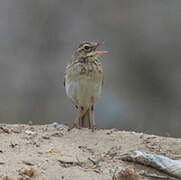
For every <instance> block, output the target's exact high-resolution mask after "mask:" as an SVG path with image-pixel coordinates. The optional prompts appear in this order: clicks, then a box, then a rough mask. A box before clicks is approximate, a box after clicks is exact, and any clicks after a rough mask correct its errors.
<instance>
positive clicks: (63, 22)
mask: <svg viewBox="0 0 181 180" xmlns="http://www.w3.org/2000/svg"><path fill="white" fill-rule="evenodd" d="M180 33H181V1H180V0H173V1H170V0H137V1H135V0H113V1H105V0H99V1H97V0H91V1H89V0H76V1H74V0H68V1H63V0H51V1H50V0H31V1H30V0H1V1H0V122H1V123H28V122H31V121H32V122H33V124H46V123H51V122H55V121H56V122H60V123H68V124H70V123H72V122H73V120H74V118H75V115H76V110H75V108H74V106H73V105H72V104H71V102H70V101H69V99H68V98H67V97H66V95H65V91H64V86H63V77H64V70H65V66H66V64H67V63H68V62H69V60H70V59H71V56H72V54H73V52H74V50H75V49H76V47H77V46H78V45H79V44H80V43H81V42H82V41H85V40H89V41H102V40H104V41H105V43H104V45H103V46H102V47H101V49H102V50H108V51H109V54H108V55H104V56H102V57H101V60H102V62H103V65H104V70H105V81H104V88H103V95H102V98H100V99H99V100H98V101H97V104H96V106H95V107H96V109H95V111H96V112H95V113H96V121H97V126H98V127H101V128H119V129H121V130H129V131H137V132H145V133H150V134H151V133H154V134H159V135H164V136H167V135H170V136H174V137H180V136H181V130H180V129H181V34H180Z"/></svg>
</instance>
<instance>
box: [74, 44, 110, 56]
mask: <svg viewBox="0 0 181 180" xmlns="http://www.w3.org/2000/svg"><path fill="white" fill-rule="evenodd" d="M99 46H100V43H96V42H84V43H82V44H80V45H79V47H78V48H77V50H76V52H75V56H76V58H80V59H81V58H83V59H84V58H88V59H95V58H96V57H97V56H98V55H101V54H106V53H108V51H97V48H98V47H99Z"/></svg>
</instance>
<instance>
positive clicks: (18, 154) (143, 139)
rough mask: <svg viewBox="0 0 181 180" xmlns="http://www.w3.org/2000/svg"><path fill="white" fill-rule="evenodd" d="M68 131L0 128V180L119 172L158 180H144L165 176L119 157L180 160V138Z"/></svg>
mask: <svg viewBox="0 0 181 180" xmlns="http://www.w3.org/2000/svg"><path fill="white" fill-rule="evenodd" d="M67 129H68V127H67V126H62V125H60V126H59V127H58V126H57V127H55V126H53V125H40V126H38V125H37V126H29V125H19V124H17V125H5V124H3V125H2V124H1V125H0V180H1V179H2V180H9V179H10V180H25V179H32V180H33V179H36V180H111V179H112V178H113V176H114V175H115V172H116V170H117V171H119V170H120V171H121V169H122V170H123V171H122V172H120V176H121V173H124V172H128V171H129V170H130V171H131V173H135V174H136V176H135V177H136V178H135V180H136V179H145V180H152V179H156V180H158V178H151V177H147V175H150V174H156V175H159V176H164V177H166V176H167V175H166V174H164V173H161V172H159V171H157V170H154V169H152V168H149V167H146V166H143V165H138V164H135V163H130V162H125V161H122V160H121V159H120V155H121V154H123V153H127V152H129V151H134V150H139V151H142V152H147V153H152V154H159V155H164V156H167V157H169V158H172V159H178V160H179V159H181V139H176V138H167V137H159V136H155V135H147V134H143V133H135V132H125V131H118V130H116V129H110V130H102V129H101V130H96V131H95V132H92V131H91V130H90V129H73V130H71V131H70V132H68V131H67ZM125 168H126V170H125ZM143 170H144V171H143ZM140 172H142V175H139V174H141V173H140ZM143 172H144V173H143ZM118 174H119V173H118ZM143 174H144V175H143ZM6 176H7V177H6ZM125 177H126V176H125ZM120 179H121V178H120ZM127 179H131V178H127ZM133 179H134V178H133ZM125 180H126V178H125Z"/></svg>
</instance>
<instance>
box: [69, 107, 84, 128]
mask: <svg viewBox="0 0 181 180" xmlns="http://www.w3.org/2000/svg"><path fill="white" fill-rule="evenodd" d="M84 113H85V110H84V108H83V107H80V110H79V113H78V115H77V117H76V118H75V120H74V123H73V125H72V126H71V127H70V128H69V129H68V131H70V130H71V129H73V128H75V127H76V128H78V129H80V127H79V120H80V118H81V117H82V116H83V115H84Z"/></svg>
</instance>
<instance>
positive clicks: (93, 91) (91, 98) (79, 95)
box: [65, 78, 102, 108]
mask: <svg viewBox="0 0 181 180" xmlns="http://www.w3.org/2000/svg"><path fill="white" fill-rule="evenodd" d="M65 90H66V94H67V96H68V97H69V98H70V99H71V100H72V102H73V103H74V104H75V105H77V106H79V107H87V108H88V107H90V106H91V105H93V104H94V103H95V101H96V99H97V98H98V97H100V95H101V91H102V82H95V81H94V82H93V81H91V80H90V79H87V78H83V79H79V80H78V81H75V80H74V81H70V82H69V83H67V84H66V86H65Z"/></svg>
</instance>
